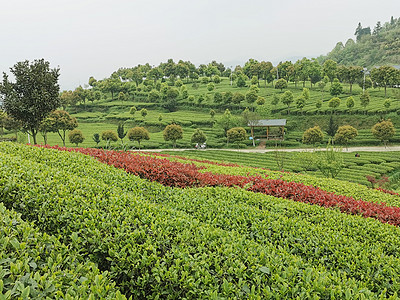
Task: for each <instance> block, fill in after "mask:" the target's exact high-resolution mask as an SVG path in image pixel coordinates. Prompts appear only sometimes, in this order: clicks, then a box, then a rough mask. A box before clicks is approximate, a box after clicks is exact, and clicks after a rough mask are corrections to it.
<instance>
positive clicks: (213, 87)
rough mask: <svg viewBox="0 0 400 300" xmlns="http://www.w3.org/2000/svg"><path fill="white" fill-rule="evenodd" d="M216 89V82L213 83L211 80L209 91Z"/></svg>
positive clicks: (208, 86)
mask: <svg viewBox="0 0 400 300" xmlns="http://www.w3.org/2000/svg"><path fill="white" fill-rule="evenodd" d="M214 89H215V84H214V83H212V82H210V83H209V84H208V85H207V90H208V91H209V92H211V91H213V90H214Z"/></svg>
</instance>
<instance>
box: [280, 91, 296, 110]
mask: <svg viewBox="0 0 400 300" xmlns="http://www.w3.org/2000/svg"><path fill="white" fill-rule="evenodd" d="M293 98H294V97H293V93H292V92H291V91H286V92H284V93H283V95H282V96H281V101H282V103H283V104H285V105H287V107H288V114H289V112H290V111H289V110H290V105H291V104H292V103H293V101H294V99H293Z"/></svg>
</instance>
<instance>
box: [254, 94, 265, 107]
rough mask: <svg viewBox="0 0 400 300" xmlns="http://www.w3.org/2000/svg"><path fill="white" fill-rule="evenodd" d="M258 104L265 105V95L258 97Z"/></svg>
mask: <svg viewBox="0 0 400 300" xmlns="http://www.w3.org/2000/svg"><path fill="white" fill-rule="evenodd" d="M256 104H257V105H260V106H261V105H264V104H265V98H264V97H261V96H258V97H257V100H256Z"/></svg>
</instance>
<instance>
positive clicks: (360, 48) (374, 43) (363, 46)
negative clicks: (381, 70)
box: [318, 17, 400, 68]
mask: <svg viewBox="0 0 400 300" xmlns="http://www.w3.org/2000/svg"><path fill="white" fill-rule="evenodd" d="M355 36H356V41H354V40H353V39H351V38H350V39H348V40H347V42H346V43H345V44H344V45H343V43H342V42H338V43H337V44H336V46H335V48H333V49H332V51H331V52H329V53H328V55H326V56H321V57H319V58H318V60H319V61H320V62H324V61H325V60H328V59H332V60H334V61H336V62H337V63H338V64H343V65H357V66H363V67H367V68H371V67H373V66H382V65H399V64H400V18H397V19H396V18H393V17H392V19H391V20H390V21H389V22H386V23H384V24H383V26H382V25H381V22H377V24H376V26H375V27H374V28H373V30H371V28H370V27H365V28H363V27H362V25H361V23H359V24H358V27H357V29H356V32H355Z"/></svg>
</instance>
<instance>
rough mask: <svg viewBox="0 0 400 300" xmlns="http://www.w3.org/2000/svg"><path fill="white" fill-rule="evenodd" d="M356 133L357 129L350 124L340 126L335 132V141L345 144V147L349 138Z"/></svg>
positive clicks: (353, 136)
mask: <svg viewBox="0 0 400 300" xmlns="http://www.w3.org/2000/svg"><path fill="white" fill-rule="evenodd" d="M357 135H358V131H357V129H355V128H354V127H353V126H350V125H343V126H340V127H339V128H338V130H337V132H336V134H335V137H334V141H335V143H339V144H345V145H346V147H347V145H348V144H349V142H350V141H351V140H353V139H354V138H355V137H356V136H357Z"/></svg>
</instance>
